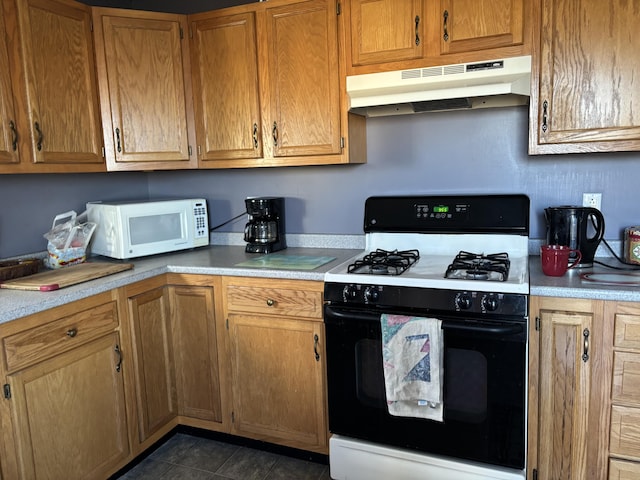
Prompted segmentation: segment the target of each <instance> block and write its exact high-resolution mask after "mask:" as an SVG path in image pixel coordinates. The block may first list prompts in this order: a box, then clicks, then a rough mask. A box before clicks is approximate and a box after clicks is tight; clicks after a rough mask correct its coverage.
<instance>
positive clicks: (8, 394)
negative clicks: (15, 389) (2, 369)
mask: <svg viewBox="0 0 640 480" xmlns="http://www.w3.org/2000/svg"><path fill="white" fill-rule="evenodd" d="M2 390H3V391H4V398H6V399H7V400H9V399H10V398H11V385H9V384H8V383H5V384H4V385H3V386H2Z"/></svg>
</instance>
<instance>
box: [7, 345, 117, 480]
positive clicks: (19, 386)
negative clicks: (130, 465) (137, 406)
mask: <svg viewBox="0 0 640 480" xmlns="http://www.w3.org/2000/svg"><path fill="white" fill-rule="evenodd" d="M118 346H119V339H118V335H117V333H113V334H110V335H107V336H105V337H102V338H100V339H98V340H94V341H92V342H90V343H88V344H85V345H83V346H81V347H78V348H76V349H74V350H71V351H69V352H67V353H64V354H61V355H58V356H56V357H55V358H53V359H51V360H49V361H46V362H41V363H38V364H36V365H35V366H33V367H30V368H27V369H25V370H22V371H20V372H18V373H15V374H13V375H9V377H8V381H9V385H10V386H11V392H12V395H11V401H12V402H13V404H14V409H13V422H14V426H15V435H16V440H17V441H16V448H17V450H18V458H19V462H20V474H21V476H22V478H30V479H45V478H51V479H54V478H65V479H84V478H105V477H107V476H108V475H109V474H110V473H113V470H114V467H117V466H118V465H119V464H121V463H122V461H123V460H124V459H125V458H126V457H127V455H128V453H129V444H128V440H127V429H126V418H125V405H124V391H123V380H122V374H121V372H120V368H119V365H120V361H121V357H120V354H119V353H118V349H119V348H118Z"/></svg>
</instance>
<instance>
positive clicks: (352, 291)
mask: <svg viewBox="0 0 640 480" xmlns="http://www.w3.org/2000/svg"><path fill="white" fill-rule="evenodd" d="M357 297H358V289H357V288H356V286H355V285H345V286H344V289H343V290H342V298H343V299H344V301H345V302H348V301H349V300H355V299H356V298H357Z"/></svg>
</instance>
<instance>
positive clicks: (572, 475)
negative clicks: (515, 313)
mask: <svg viewBox="0 0 640 480" xmlns="http://www.w3.org/2000/svg"><path fill="white" fill-rule="evenodd" d="M530 325H531V328H530V340H529V451H528V467H527V470H528V472H527V478H538V479H539V480H583V479H587V478H593V479H596V478H599V479H602V478H606V472H607V468H608V465H607V464H608V462H607V457H606V451H607V448H606V442H607V422H608V413H607V409H606V405H607V403H608V391H609V390H608V388H607V385H609V382H610V371H611V370H610V367H609V365H608V361H607V358H608V351H609V350H610V349H609V348H607V331H606V329H605V326H604V322H603V302H601V301H592V300H581V299H565V298H552V297H532V298H531V314H530ZM534 474H537V477H536V476H534Z"/></svg>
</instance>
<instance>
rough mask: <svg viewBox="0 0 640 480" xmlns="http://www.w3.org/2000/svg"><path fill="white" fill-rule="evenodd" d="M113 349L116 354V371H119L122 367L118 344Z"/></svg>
mask: <svg viewBox="0 0 640 480" xmlns="http://www.w3.org/2000/svg"><path fill="white" fill-rule="evenodd" d="M113 351H114V352H116V355H118V363H116V372H120V370H121V369H122V352H121V351H120V346H119V345H117V344H116V346H115V348H114V349H113Z"/></svg>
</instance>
